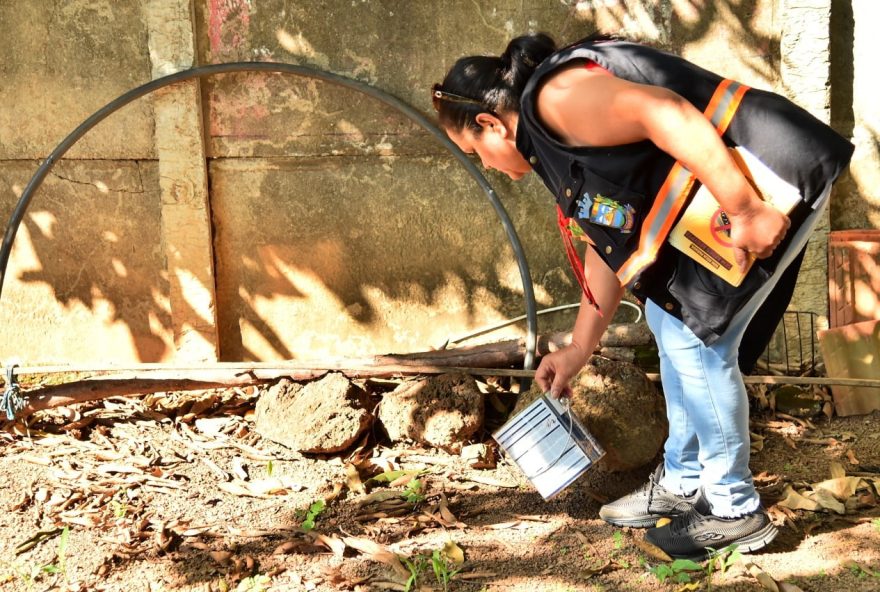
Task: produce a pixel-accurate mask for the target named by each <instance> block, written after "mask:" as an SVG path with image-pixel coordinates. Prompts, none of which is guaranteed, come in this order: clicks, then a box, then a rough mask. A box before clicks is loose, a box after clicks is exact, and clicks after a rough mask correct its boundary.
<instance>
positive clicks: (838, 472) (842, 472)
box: [831, 462, 846, 479]
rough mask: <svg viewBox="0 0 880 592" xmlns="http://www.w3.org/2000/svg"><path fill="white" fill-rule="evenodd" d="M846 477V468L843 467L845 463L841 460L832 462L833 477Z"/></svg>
mask: <svg viewBox="0 0 880 592" xmlns="http://www.w3.org/2000/svg"><path fill="white" fill-rule="evenodd" d="M844 477H846V469H844V468H843V465H842V464H840V463H839V462H832V463H831V478H832V479H843V478H844Z"/></svg>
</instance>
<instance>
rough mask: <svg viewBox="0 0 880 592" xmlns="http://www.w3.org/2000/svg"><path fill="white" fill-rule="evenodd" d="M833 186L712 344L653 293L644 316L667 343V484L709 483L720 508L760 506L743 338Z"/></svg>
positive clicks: (737, 510)
mask: <svg viewBox="0 0 880 592" xmlns="http://www.w3.org/2000/svg"><path fill="white" fill-rule="evenodd" d="M830 189H831V188H830V186H829V187H828V188H827V189H826V190H825V193H824V194H823V196H822V198H820V200H817V201H818V203H819V204H820V205H819V206H817V207H816V209H815V210H814V211H813V212H812V213H811V214H810V215H809V216H808V217H807V219H806V220H805V221H804V223H803V224H801V225H800V227H799V228H798V229H797V230H796V231H795V234H794V238H793V239H792V242H791V243H790V244H789V247H788V249H787V250H786V252H785V253H784V255H783V256H782V257H781V259H780V262H779V267H778V268H777V270H776V272H775V273H774V274H773V275H772V276H771V277H770V279H769V280H768V281H767V283H766V284H764V285H763V286H762V287H761V288H760V289H758V290H756V291H755V294H754V295H753V296H752V297H751V298H750V299H749V301H748V302H747V303H746V305H745V306H744V307H743V308H742V309H741V310H740V311H739V312H738V313H737V314H736V315H735V316H734V317H733V319H732V320H731V322H730V325H729V326H728V328H727V330H726V331H725V332H724V334H723V335H722V336H721V337H720V338H719V339H718V340H717V341H716V342H715V343H713V344H712V345H711V346H706V345H705V344H704V343H703V342H702V341H701V340H700V339H699V338H698V337H697V336H695V335H694V334H693V332H692V331H691V330H690V329H688V328H687V327H686V326H685V325H684V323H682V322H681V321H680V320H679V319H677V318H675V317H674V316H672V315H670V314H668V313H667V312H666V311H665V310H663V308H662V307H660V306H658V305H657V304H655V303H654V302H653V301H651V300H648V302H647V303H646V306H645V317H646V319H647V322H648V326H649V327H650V329H651V332H652V333H653V334H654V337H655V339H656V341H657V346H658V349H659V351H660V376H661V381H662V384H663V394H664V396H665V398H666V416H667V418H668V420H669V437H668V438H667V440H666V444H665V446H664V463H665V475H664V477H663V479H662V480H661V485H663V487H665V488H666V489H668V490H669V491H672V492H673V493H677V494H689V493H691V492H693V491H695V490H697V489H699V488H701V487H702V488H703V493H704V495H705V496H706V497H707V498H708V500H709V503H710V504H711V506H712V513H713V514H715V515H717V516H723V517H736V516H741V515H743V514H748V513H750V512H753V511H755V510H756V509H758V507H759V506H760V499H759V497H758V493H757V492H756V491H755V486H754V484H753V482H752V474H751V471H750V470H749V451H750V442H749V405H748V396H747V394H746V388H745V384H744V383H743V379H742V374H741V373H740V371H739V365H738V362H737V358H738V351H739V346H740V342H741V341H742V338H743V334H744V333H745V330H746V327H747V326H748V324H749V321H750V320H751V318H752V317H753V316H754V314H755V313H756V312H757V310H758V308H760V306H761V304H762V303H763V302H764V300H766V298H767V296H768V295H769V294H770V292H771V291H772V290H773V287H774V286H775V285H776V282H777V281H778V280H779V276H780V275H781V274H782V271H783V270H784V269H785V268H786V267H788V266H789V265H790V264H791V262H792V261H793V260H794V258H795V257H796V256H797V254H798V253H800V251H801V250H802V249H803V248H804V246H806V244H807V241H808V240H809V238H810V235H811V234H812V233H813V230H814V229H815V227H816V224H817V223H818V222H819V218H820V216H821V213H822V211H823V210H824V209H825V207H826V205H827V203H828V195H829V193H830Z"/></svg>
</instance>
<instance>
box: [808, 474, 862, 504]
mask: <svg viewBox="0 0 880 592" xmlns="http://www.w3.org/2000/svg"><path fill="white" fill-rule="evenodd" d="M862 482H863V480H862V478H861V477H838V478H835V479H828V480H826V481H820V482H819V483H813V489H814V490H816V491H819V490H822V491H827V492H828V493H830V494H831V495H833V496H834V497H836V498H837V499H839V500H840V501H843V500H845V499H847V498H849V497H852V496H854V495H855V493H856V490H858V489H859V487H860V486H861V484H862Z"/></svg>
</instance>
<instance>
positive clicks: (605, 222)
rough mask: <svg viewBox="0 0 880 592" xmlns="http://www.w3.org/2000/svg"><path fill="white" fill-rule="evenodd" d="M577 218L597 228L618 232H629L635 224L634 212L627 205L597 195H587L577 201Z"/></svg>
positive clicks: (599, 194)
mask: <svg viewBox="0 0 880 592" xmlns="http://www.w3.org/2000/svg"><path fill="white" fill-rule="evenodd" d="M577 205H578V210H577V214H576V215H577V217H578V218H580V219H582V220H588V221H589V222H592V223H593V224H598V225H599V226H607V227H608V228H616V229H618V230H620V232H631V231H632V228H633V224H634V223H635V210H634V209H633V207H632V206H631V205H629V204H621V203H619V202H616V201H614V200H613V199H609V198H607V197H605V196H604V195H602V194H601V193H597V194H596V195H595V197H593V196H591V195H590V194H589V193H584V196H583V197H582V198H581V199H579V200H578V203H577Z"/></svg>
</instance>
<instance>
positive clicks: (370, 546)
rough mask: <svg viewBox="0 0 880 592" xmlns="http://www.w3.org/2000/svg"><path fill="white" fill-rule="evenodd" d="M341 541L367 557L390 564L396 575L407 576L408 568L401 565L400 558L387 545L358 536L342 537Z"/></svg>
mask: <svg viewBox="0 0 880 592" xmlns="http://www.w3.org/2000/svg"><path fill="white" fill-rule="evenodd" d="M342 541H343V542H344V543H345V544H346V545H348V546H349V547H351V548H352V549H356V550H358V551H360V552H361V553H362V554H364V555H365V556H366V557H367V558H368V559H372V560H374V561H379V562H381V563H384V564H386V565H388V566H390V567H391V569H393V570H394V572H395V573H396V574H397V575H399V576H402V577H406V576H409V570H408V569H406V567H404V566H403V563H401V561H400V558H399V557H398V556H397V555H395V554H394V553H393V552H391V551H390V550H389V549H388V548H387V547H384V546H383V545H380V544H379V543H376V542H374V541H371V540H370V539H365V538H360V537H344V538H343V539H342Z"/></svg>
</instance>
